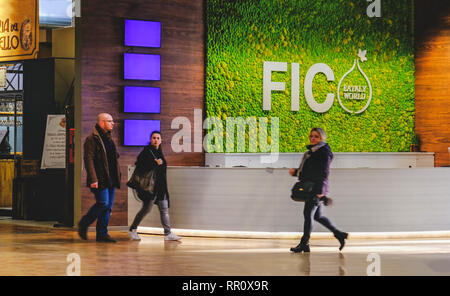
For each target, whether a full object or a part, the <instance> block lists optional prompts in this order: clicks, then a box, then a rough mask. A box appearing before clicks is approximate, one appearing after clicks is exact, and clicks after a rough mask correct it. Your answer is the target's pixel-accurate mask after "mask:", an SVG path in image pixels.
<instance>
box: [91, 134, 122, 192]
mask: <svg viewBox="0 0 450 296" xmlns="http://www.w3.org/2000/svg"><path fill="white" fill-rule="evenodd" d="M118 158H119V154H118V153H116V157H115V159H114V160H113V161H115V162H116V167H117V172H116V173H117V176H115V177H117V178H116V180H118V181H119V184H112V180H113V179H114V178H113V179H111V176H110V175H109V165H108V159H107V155H106V149H105V145H104V144H103V140H102V137H101V136H100V134H99V132H98V131H97V129H96V128H95V127H94V131H93V132H92V134H90V135H89V136H88V137H87V138H86V140H85V142H84V166H85V168H86V171H87V181H86V182H87V184H86V185H87V186H88V187H90V186H91V184H92V183H95V182H98V189H100V190H103V189H105V188H108V187H109V186H108V185H110V184H112V185H115V187H117V188H120V178H121V174H120V168H119V163H118V161H117V159H118Z"/></svg>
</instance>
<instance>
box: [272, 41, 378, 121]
mask: <svg viewBox="0 0 450 296" xmlns="http://www.w3.org/2000/svg"><path fill="white" fill-rule="evenodd" d="M358 57H359V58H360V59H361V61H362V62H364V61H367V58H366V50H364V51H362V50H361V49H359V51H358ZM356 65H358V70H359V72H360V73H361V74H362V75H363V77H364V79H365V80H366V81H367V83H368V86H369V96H368V97H369V99H368V100H367V103H366V104H365V106H364V107H363V108H362V109H360V110H357V111H352V110H350V109H348V108H347V107H345V106H344V104H343V103H342V100H341V97H340V94H339V91H340V87H341V84H342V81H343V80H344V78H345V77H346V76H347V75H349V74H350V73H351V72H352V71H353V70H354V69H355V67H356ZM287 67H288V65H287V63H283V62H267V61H264V63H263V110H270V109H271V100H272V98H271V93H272V91H284V90H285V83H284V82H275V81H272V72H287ZM291 67H292V71H291V110H292V111H298V110H299V93H300V91H299V79H300V74H299V72H300V71H299V64H298V63H291ZM318 73H323V74H325V76H326V78H327V80H328V81H334V80H335V78H334V72H333V70H332V69H331V68H330V66H328V65H327V64H324V63H317V64H314V65H312V66H311V67H310V68H309V69H308V72H307V73H306V76H305V82H304V86H303V88H304V95H305V99H306V103H307V104H308V106H309V107H310V108H311V110H313V111H314V112H317V113H324V112H327V111H328V110H330V108H331V106H332V105H333V102H334V96H335V94H333V93H328V94H327V97H326V99H325V101H324V102H323V103H318V102H317V101H316V99H315V98H314V95H313V81H314V77H315V76H316V75H317V74H318ZM366 88H367V86H361V85H344V87H343V90H344V99H349V100H360V101H363V100H366V94H365V91H366ZM371 99H372V86H371V84H370V81H369V78H367V75H366V74H365V73H364V71H363V70H362V69H361V67H360V65H359V61H358V60H355V61H354V63H353V67H352V68H351V69H350V70H349V71H348V72H347V73H345V75H344V76H343V77H342V78H341V81H340V82H339V85H338V100H339V104H340V105H341V107H342V108H343V109H344V110H345V111H347V112H349V113H354V114H359V113H361V112H364V111H365V110H366V109H367V107H369V105H370V101H371Z"/></svg>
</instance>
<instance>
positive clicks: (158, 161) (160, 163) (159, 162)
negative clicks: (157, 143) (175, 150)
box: [155, 158, 163, 165]
mask: <svg viewBox="0 0 450 296" xmlns="http://www.w3.org/2000/svg"><path fill="white" fill-rule="evenodd" d="M155 161H156V163H157V164H158V165H162V164H163V160H162V159H161V158H158V159H155Z"/></svg>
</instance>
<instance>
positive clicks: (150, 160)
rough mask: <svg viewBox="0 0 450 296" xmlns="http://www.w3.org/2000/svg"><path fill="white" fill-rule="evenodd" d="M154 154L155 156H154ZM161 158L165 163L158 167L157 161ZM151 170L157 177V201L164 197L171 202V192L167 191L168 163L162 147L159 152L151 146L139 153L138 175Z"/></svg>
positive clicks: (155, 191)
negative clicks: (154, 171)
mask: <svg viewBox="0 0 450 296" xmlns="http://www.w3.org/2000/svg"><path fill="white" fill-rule="evenodd" d="M152 153H153V154H152ZM157 158H160V159H162V161H163V164H162V165H158V164H157V163H156V161H155V159H157ZM150 170H156V176H155V190H154V193H155V195H156V199H155V201H159V200H163V199H164V195H166V198H167V200H168V203H169V204H170V201H169V191H168V189H167V162H166V159H165V158H164V154H163V153H162V149H161V147H160V148H159V149H158V150H157V149H156V148H155V147H154V146H152V145H151V144H149V145H148V146H146V147H144V149H143V150H142V151H141V153H139V155H138V157H137V160H136V171H137V173H144V172H148V171H150Z"/></svg>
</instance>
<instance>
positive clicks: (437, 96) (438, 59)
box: [415, 0, 450, 166]
mask: <svg viewBox="0 0 450 296" xmlns="http://www.w3.org/2000/svg"><path fill="white" fill-rule="evenodd" d="M415 33H416V34H415V49H416V56H415V64H416V75H415V78H416V121H415V130H416V133H417V134H418V135H419V136H420V138H421V142H422V143H421V150H422V151H426V152H435V153H436V155H435V166H448V165H450V153H449V151H448V147H450V9H449V6H448V3H446V2H445V1H439V0H431V1H429V0H427V1H425V0H416V2H415Z"/></svg>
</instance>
